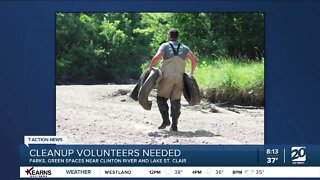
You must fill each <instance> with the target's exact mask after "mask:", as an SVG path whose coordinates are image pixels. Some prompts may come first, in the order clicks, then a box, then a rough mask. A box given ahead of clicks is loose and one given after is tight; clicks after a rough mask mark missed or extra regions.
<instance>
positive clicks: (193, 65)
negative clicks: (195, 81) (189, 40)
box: [187, 52, 198, 76]
mask: <svg viewBox="0 0 320 180" xmlns="http://www.w3.org/2000/svg"><path fill="white" fill-rule="evenodd" d="M187 57H188V58H189V59H190V60H191V75H192V76H193V73H194V70H195V69H196V67H197V64H198V59H197V58H196V56H195V55H194V54H193V53H192V52H189V53H188V54H187Z"/></svg>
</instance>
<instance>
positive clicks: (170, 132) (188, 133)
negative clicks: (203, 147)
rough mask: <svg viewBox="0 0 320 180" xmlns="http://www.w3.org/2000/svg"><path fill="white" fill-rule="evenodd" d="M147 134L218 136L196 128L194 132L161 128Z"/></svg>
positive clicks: (159, 135) (158, 135)
mask: <svg viewBox="0 0 320 180" xmlns="http://www.w3.org/2000/svg"><path fill="white" fill-rule="evenodd" d="M148 135H149V136H152V137H171V136H176V137H185V138H190V137H216V136H220V135H218V134H214V133H212V132H209V131H206V130H197V131H194V132H193V131H168V130H163V131H156V132H150V133H148Z"/></svg>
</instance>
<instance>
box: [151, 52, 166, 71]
mask: <svg viewBox="0 0 320 180" xmlns="http://www.w3.org/2000/svg"><path fill="white" fill-rule="evenodd" d="M163 55H164V51H158V52H157V54H156V55H155V56H154V57H153V58H152V60H151V63H150V66H149V69H148V72H150V71H151V70H152V68H153V67H154V66H155V65H156V64H157V63H158V62H159V61H160V59H161V58H162V56H163Z"/></svg>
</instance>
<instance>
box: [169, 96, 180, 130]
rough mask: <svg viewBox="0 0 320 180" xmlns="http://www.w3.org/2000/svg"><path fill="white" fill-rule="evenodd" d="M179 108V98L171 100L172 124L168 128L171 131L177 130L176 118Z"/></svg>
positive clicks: (178, 114) (177, 117)
mask: <svg viewBox="0 0 320 180" xmlns="http://www.w3.org/2000/svg"><path fill="white" fill-rule="evenodd" d="M180 108H181V104H180V99H176V100H173V101H171V117H172V125H171V128H170V130H171V131H178V119H179V116H180V114H181V112H180Z"/></svg>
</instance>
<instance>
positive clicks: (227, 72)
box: [187, 58, 264, 106]
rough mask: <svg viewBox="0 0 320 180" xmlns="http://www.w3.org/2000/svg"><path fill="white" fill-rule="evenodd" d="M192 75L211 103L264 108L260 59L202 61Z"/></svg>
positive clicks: (262, 72) (262, 71)
mask: <svg viewBox="0 0 320 180" xmlns="http://www.w3.org/2000/svg"><path fill="white" fill-rule="evenodd" d="M208 62H210V63H208ZM190 66H191V65H190V63H189V62H188V64H187V69H188V71H190V68H189V67H190ZM194 76H195V78H196V80H197V82H198V84H199V86H200V89H201V91H202V92H203V96H204V97H205V98H206V99H208V100H209V101H211V102H214V103H229V104H240V105H254V106H263V105H264V60H262V61H256V62H254V61H249V60H241V61H240V60H236V59H226V58H220V59H217V60H211V59H210V60H209V59H202V60H201V62H199V64H198V66H197V69H196V71H195V74H194Z"/></svg>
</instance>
